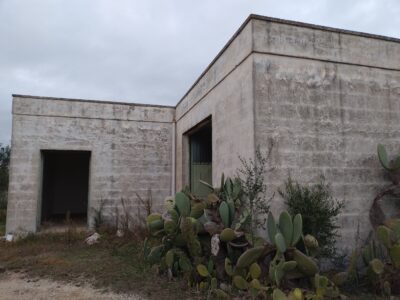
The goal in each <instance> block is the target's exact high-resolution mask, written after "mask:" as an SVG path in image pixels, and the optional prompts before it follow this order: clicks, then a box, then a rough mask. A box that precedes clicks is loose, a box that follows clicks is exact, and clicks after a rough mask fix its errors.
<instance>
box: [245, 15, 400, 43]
mask: <svg viewBox="0 0 400 300" xmlns="http://www.w3.org/2000/svg"><path fill="white" fill-rule="evenodd" d="M249 18H250V19H254V20H261V21H268V22H274V23H281V24H287V25H292V26H297V27H305V28H311V29H318V30H322V31H330V32H337V33H344V34H348V35H355V36H361V37H366V38H372V39H378V40H384V41H388V42H395V43H400V38H394V37H389V36H384V35H379V34H373V33H366V32H361V31H353V30H347V29H341V28H335V27H329V26H322V25H315V24H311V23H305V22H299V21H291V20H285V19H280V18H273V17H267V16H262V15H257V14H251V15H250V16H249V17H248V19H249Z"/></svg>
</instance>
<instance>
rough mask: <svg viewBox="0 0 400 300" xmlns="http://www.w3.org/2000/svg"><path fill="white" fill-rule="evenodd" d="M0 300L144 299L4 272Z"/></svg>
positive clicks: (0, 279)
mask: <svg viewBox="0 0 400 300" xmlns="http://www.w3.org/2000/svg"><path fill="white" fill-rule="evenodd" d="M0 299H5V300H9V299H10V300H11V299H12V300H33V299H35V300H36V299H38V300H39V299H40V300H41V299H43V300H44V299H54V300H62V299H81V300H83V299H85V300H86V299H87V300H89V299H93V300H94V299H96V300H97V299H100V300H102V299H104V300H105V299H112V300H124V299H145V298H143V297H140V296H137V295H134V294H115V293H111V292H102V291H100V290H98V289H94V288H93V287H91V286H90V285H89V284H82V285H80V286H77V285H73V284H66V283H60V282H56V281H52V280H48V279H32V278H29V277H27V276H26V275H24V274H22V273H14V272H5V273H3V274H0Z"/></svg>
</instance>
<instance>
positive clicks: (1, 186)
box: [0, 144, 11, 209]
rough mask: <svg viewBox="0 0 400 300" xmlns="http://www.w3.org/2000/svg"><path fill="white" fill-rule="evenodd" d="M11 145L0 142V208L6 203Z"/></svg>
mask: <svg viewBox="0 0 400 300" xmlns="http://www.w3.org/2000/svg"><path fill="white" fill-rule="evenodd" d="M10 154H11V147H10V146H3V145H1V144H0V209H5V208H6V205H7V190H8V168H9V165H10Z"/></svg>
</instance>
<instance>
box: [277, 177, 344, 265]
mask: <svg viewBox="0 0 400 300" xmlns="http://www.w3.org/2000/svg"><path fill="white" fill-rule="evenodd" d="M278 192H279V194H280V195H281V196H282V198H283V199H284V200H285V203H286V205H287V206H288V210H289V212H290V213H291V214H301V215H302V217H303V231H304V234H311V235H313V236H314V237H315V238H316V239H317V240H318V243H319V246H320V253H319V254H320V255H321V256H324V257H332V256H335V255H336V254H337V253H336V252H337V251H336V247H335V242H336V238H337V237H338V235H339V234H338V228H339V226H338V225H337V223H336V221H337V216H338V215H339V214H340V212H341V210H342V209H343V207H344V201H338V200H335V199H334V198H333V197H332V195H331V190H330V187H329V185H328V184H327V183H325V181H324V178H322V179H321V182H320V183H318V184H316V185H313V186H305V185H300V184H299V183H298V182H295V181H293V180H292V179H291V178H290V177H289V179H288V180H287V181H286V182H285V185H284V188H283V189H280V190H279V191H278Z"/></svg>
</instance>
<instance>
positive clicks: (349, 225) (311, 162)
mask: <svg viewBox="0 0 400 300" xmlns="http://www.w3.org/2000/svg"><path fill="white" fill-rule="evenodd" d="M253 36H254V49H253V51H254V54H253V55H252V57H253V60H254V71H255V80H254V100H255V107H256V108H255V122H256V143H257V144H259V145H261V146H262V148H263V149H264V150H266V149H267V147H268V145H267V141H268V139H273V140H274V143H275V146H274V149H273V156H272V160H271V164H272V166H273V167H274V169H273V170H272V171H271V172H269V173H268V174H266V179H267V182H268V185H269V188H270V190H276V189H277V188H278V187H280V186H282V183H283V182H284V180H286V179H287V178H288V176H289V174H290V175H291V176H292V178H293V179H296V180H298V181H300V182H302V183H313V182H317V181H318V180H319V178H320V175H324V176H325V177H326V179H327V181H328V182H329V183H330V184H331V185H332V188H333V191H334V196H335V197H336V198H337V199H339V200H345V202H346V208H345V209H344V213H343V215H342V216H341V217H340V220H339V222H340V225H341V227H342V229H341V235H342V237H341V243H340V245H341V246H343V247H350V248H351V247H353V246H354V242H355V238H356V231H357V227H358V226H359V228H360V238H365V237H366V236H367V234H368V233H369V231H370V229H371V227H370V223H369V217H368V212H369V208H370V206H371V203H372V200H373V198H374V197H375V195H376V193H377V191H378V190H379V189H380V188H382V187H383V186H384V185H385V184H387V183H388V182H387V181H385V180H384V178H383V171H382V168H381V166H380V164H379V162H378V159H377V155H376V146H377V144H378V143H383V144H385V145H386V146H387V147H388V149H389V151H390V152H391V153H398V150H399V147H398V145H399V139H400V101H399V100H400V43H399V41H397V42H396V41H391V40H389V39H387V40H386V39H380V38H376V37H368V36H357V35H354V34H351V33H346V32H340V31H338V30H333V31H331V30H327V29H319V28H311V27H301V26H296V25H293V24H284V23H277V22H271V21H268V20H253ZM272 208H273V210H274V211H279V210H280V209H282V208H283V203H282V199H280V198H279V196H276V197H275V200H274V204H273V207H272ZM393 211H395V212H396V211H398V210H393ZM393 211H392V212H393Z"/></svg>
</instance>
